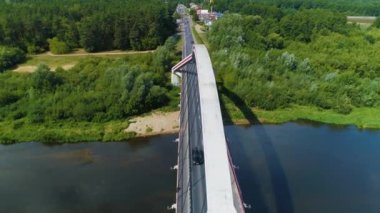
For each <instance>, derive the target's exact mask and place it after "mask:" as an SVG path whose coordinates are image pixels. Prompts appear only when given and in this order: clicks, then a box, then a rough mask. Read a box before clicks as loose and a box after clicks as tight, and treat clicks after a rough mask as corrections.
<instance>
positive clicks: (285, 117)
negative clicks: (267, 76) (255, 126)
mask: <svg viewBox="0 0 380 213" xmlns="http://www.w3.org/2000/svg"><path fill="white" fill-rule="evenodd" d="M221 97H222V101H223V102H224V106H225V107H222V109H223V117H224V120H225V121H227V123H234V124H249V123H251V122H250V121H249V119H247V118H246V113H245V112H244V110H241V107H238V106H236V105H235V104H234V103H233V102H232V101H231V100H230V99H228V98H227V97H226V96H224V95H223V94H222V95H221ZM250 109H251V112H250V113H253V114H254V115H255V116H256V117H257V119H258V120H259V121H260V122H261V123H275V124H279V123H285V122H289V121H297V120H310V121H316V122H321V123H326V124H335V125H355V126H357V127H358V128H362V129H380V108H364V107H363V108H355V109H354V110H353V111H352V112H351V113H350V114H348V115H343V114H339V113H336V112H334V111H333V110H322V109H320V108H317V107H314V106H292V107H290V108H286V109H277V110H274V111H266V110H261V109H257V108H250ZM226 117H228V119H227V118H226Z"/></svg>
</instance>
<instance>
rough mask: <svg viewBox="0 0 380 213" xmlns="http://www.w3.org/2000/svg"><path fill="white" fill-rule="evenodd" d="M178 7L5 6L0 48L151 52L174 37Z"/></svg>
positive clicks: (58, 1) (153, 2) (142, 1)
mask: <svg viewBox="0 0 380 213" xmlns="http://www.w3.org/2000/svg"><path fill="white" fill-rule="evenodd" d="M173 12H174V7H173V1H169V2H168V4H165V3H164V2H163V1H160V0H139V1H137V0H108V1H104V0H91V1H77V0H13V1H0V45H4V46H10V47H16V48H20V49H21V50H23V51H24V52H27V53H31V54H35V53H40V52H44V51H46V50H51V51H52V52H55V53H66V52H69V51H71V50H72V49H74V48H80V47H81V48H84V49H85V50H86V51H88V52H96V51H103V50H111V49H122V50H148V49H154V48H156V47H157V46H159V45H162V44H163V43H164V41H165V40H166V39H167V38H168V37H169V36H170V35H172V34H173V33H174V32H175V22H174V20H173V18H172V14H173Z"/></svg>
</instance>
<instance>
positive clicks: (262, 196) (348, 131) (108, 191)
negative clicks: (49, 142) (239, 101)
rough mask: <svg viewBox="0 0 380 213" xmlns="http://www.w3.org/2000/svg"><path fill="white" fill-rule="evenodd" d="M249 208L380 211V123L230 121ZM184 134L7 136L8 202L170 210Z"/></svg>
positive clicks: (14, 208)
mask: <svg viewBox="0 0 380 213" xmlns="http://www.w3.org/2000/svg"><path fill="white" fill-rule="evenodd" d="M225 129H226V135H227V137H228V139H229V141H230V142H229V146H230V150H231V154H232V157H233V160H234V162H235V165H236V166H238V167H239V169H238V170H237V175H238V179H239V182H240V186H241V188H242V191H243V197H244V200H245V202H246V203H248V204H251V205H252V209H251V210H248V212H263V213H266V212H268V213H269V212H281V213H282V212H284V213H291V212H295V213H305V212H307V213H314V212H315V213H321V212H324V213H325V212H327V213H329V212H331V213H339V212H342V213H351V212H352V213H354V212H355V213H357V212H365V213H372V212H373V213H378V212H380V131H363V130H358V129H357V128H355V127H344V128H342V127H333V126H327V125H316V124H314V125H312V124H306V123H302V124H301V123H286V124H282V125H255V126H248V127H242V126H226V128H225ZM175 138H176V135H166V136H158V137H152V138H145V139H139V140H133V141H130V142H124V143H95V142H94V143H80V144H64V145H56V146H46V145H43V144H40V143H23V144H15V145H8V146H0V212H12V213H13V212H16V213H17V212H39V213H44V212H46V213H54V212H58V213H60V212H62V213H63V212H70V213H71V212H84V213H87V212H91V213H92V212H132V213H135V212H168V211H167V210H166V206H168V205H170V204H172V203H173V202H174V199H175V183H176V173H175V172H174V171H171V170H170V169H169V168H170V167H171V166H173V165H174V164H175V163H176V149H177V147H176V144H174V143H172V141H173V140H174V139H175Z"/></svg>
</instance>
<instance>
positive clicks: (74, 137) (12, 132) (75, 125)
mask: <svg viewBox="0 0 380 213" xmlns="http://www.w3.org/2000/svg"><path fill="white" fill-rule="evenodd" d="M128 126H129V122H128V121H110V122H105V123H95V122H75V121H62V122H47V123H44V124H31V123H28V122H27V121H26V120H17V121H13V122H12V121H3V122H0V130H1V135H0V143H2V144H13V143H18V142H30V141H38V142H42V143H75V142H88V141H103V142H108V141H123V140H127V139H130V138H133V137H134V136H135V135H136V134H135V133H134V132H125V131H124V130H125V129H126V128H128Z"/></svg>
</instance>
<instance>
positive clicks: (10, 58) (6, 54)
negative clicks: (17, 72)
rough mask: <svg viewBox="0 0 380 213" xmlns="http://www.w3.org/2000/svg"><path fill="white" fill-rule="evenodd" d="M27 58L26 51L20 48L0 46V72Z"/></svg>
mask: <svg viewBox="0 0 380 213" xmlns="http://www.w3.org/2000/svg"><path fill="white" fill-rule="evenodd" d="M24 60H25V53H24V52H23V51H22V50H20V49H18V48H10V47H3V46H0V73H1V72H3V71H4V70H5V69H7V68H10V67H12V66H14V65H16V64H18V63H20V62H23V61H24Z"/></svg>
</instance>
